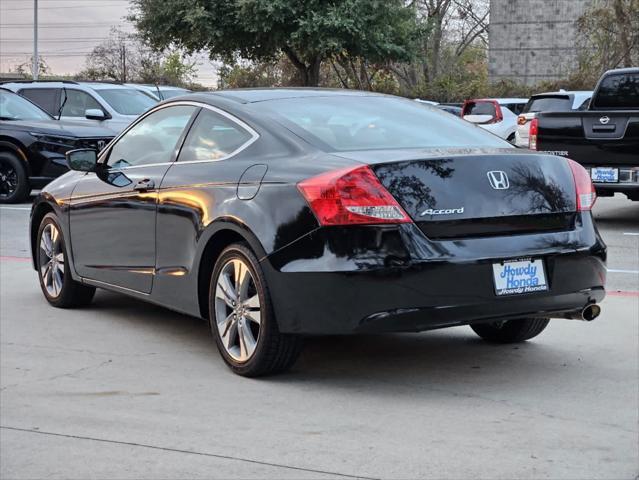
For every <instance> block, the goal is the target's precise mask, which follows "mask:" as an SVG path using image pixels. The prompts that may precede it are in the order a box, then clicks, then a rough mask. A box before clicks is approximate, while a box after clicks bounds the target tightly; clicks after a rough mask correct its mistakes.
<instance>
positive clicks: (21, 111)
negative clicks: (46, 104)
mask: <svg viewBox="0 0 639 480" xmlns="http://www.w3.org/2000/svg"><path fill="white" fill-rule="evenodd" d="M51 119H52V117H51V116H50V115H49V114H48V113H46V112H45V111H44V110H41V109H40V108H38V107H36V106H35V105H34V104H33V103H31V102H30V101H29V100H25V99H24V98H22V97H21V96H20V95H18V94H16V93H11V92H7V91H5V90H0V120H51Z"/></svg>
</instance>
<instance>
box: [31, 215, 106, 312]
mask: <svg viewBox="0 0 639 480" xmlns="http://www.w3.org/2000/svg"><path fill="white" fill-rule="evenodd" d="M37 242H38V243H37V244H36V254H35V261H36V267H37V270H38V278H39V279H40V288H41V289H42V293H43V294H44V298H46V299H47V302H49V303H50V304H51V305H53V306H54V307H58V308H73V307H83V306H86V305H88V304H89V303H91V300H93V295H95V287H89V286H86V285H82V284H81V283H79V282H76V281H75V280H73V278H71V272H69V268H70V267H69V263H68V261H67V259H68V258H69V256H68V254H67V250H66V244H65V241H64V236H63V234H62V229H61V228H60V224H59V223H58V219H57V218H56V216H55V215H54V214H53V213H48V214H46V215H45V216H44V218H43V219H42V222H40V228H39V229H38V237H37Z"/></svg>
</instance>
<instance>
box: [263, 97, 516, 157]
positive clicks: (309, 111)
mask: <svg viewBox="0 0 639 480" xmlns="http://www.w3.org/2000/svg"><path fill="white" fill-rule="evenodd" d="M254 108H259V109H262V108H266V109H268V111H269V112H270V113H271V114H272V115H273V116H274V117H275V118H276V120H278V121H279V122H280V123H282V124H283V125H285V126H287V127H288V128H289V129H291V130H293V131H294V132H295V133H297V134H298V135H300V136H301V137H302V138H304V139H306V140H307V141H309V142H310V143H312V144H315V145H317V146H319V147H324V148H325V147H326V146H328V147H329V149H331V150H335V151H347V150H370V149H395V148H448V147H462V148H463V147H492V148H508V147H512V145H511V144H510V143H508V142H505V141H503V140H501V139H500V138H499V137H497V136H495V135H492V134H490V133H488V132H486V131H484V130H482V129H481V128H479V127H476V126H474V125H471V124H469V123H468V122H465V121H464V120H461V119H460V118H456V117H454V116H453V115H450V114H448V113H446V112H443V111H441V110H439V109H437V108H436V107H430V106H427V105H424V104H420V103H418V102H414V101H411V100H405V99H401V98H394V97H382V96H354V95H352V96H351V95H334V96H326V97H303V98H287V99H278V100H270V101H265V102H258V103H255V104H254Z"/></svg>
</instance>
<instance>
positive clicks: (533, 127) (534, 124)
mask: <svg viewBox="0 0 639 480" xmlns="http://www.w3.org/2000/svg"><path fill="white" fill-rule="evenodd" d="M538 133H539V120H537V119H536V118H533V119H532V120H531V121H530V130H528V148H530V149H531V150H537V134H538Z"/></svg>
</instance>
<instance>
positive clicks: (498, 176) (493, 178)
mask: <svg viewBox="0 0 639 480" xmlns="http://www.w3.org/2000/svg"><path fill="white" fill-rule="evenodd" d="M487 175H488V181H489V182H490V186H491V187H493V188H494V189H495V190H506V189H507V188H508V187H510V183H509V182H508V175H506V172H503V171H501V170H491V171H490V172H487Z"/></svg>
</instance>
